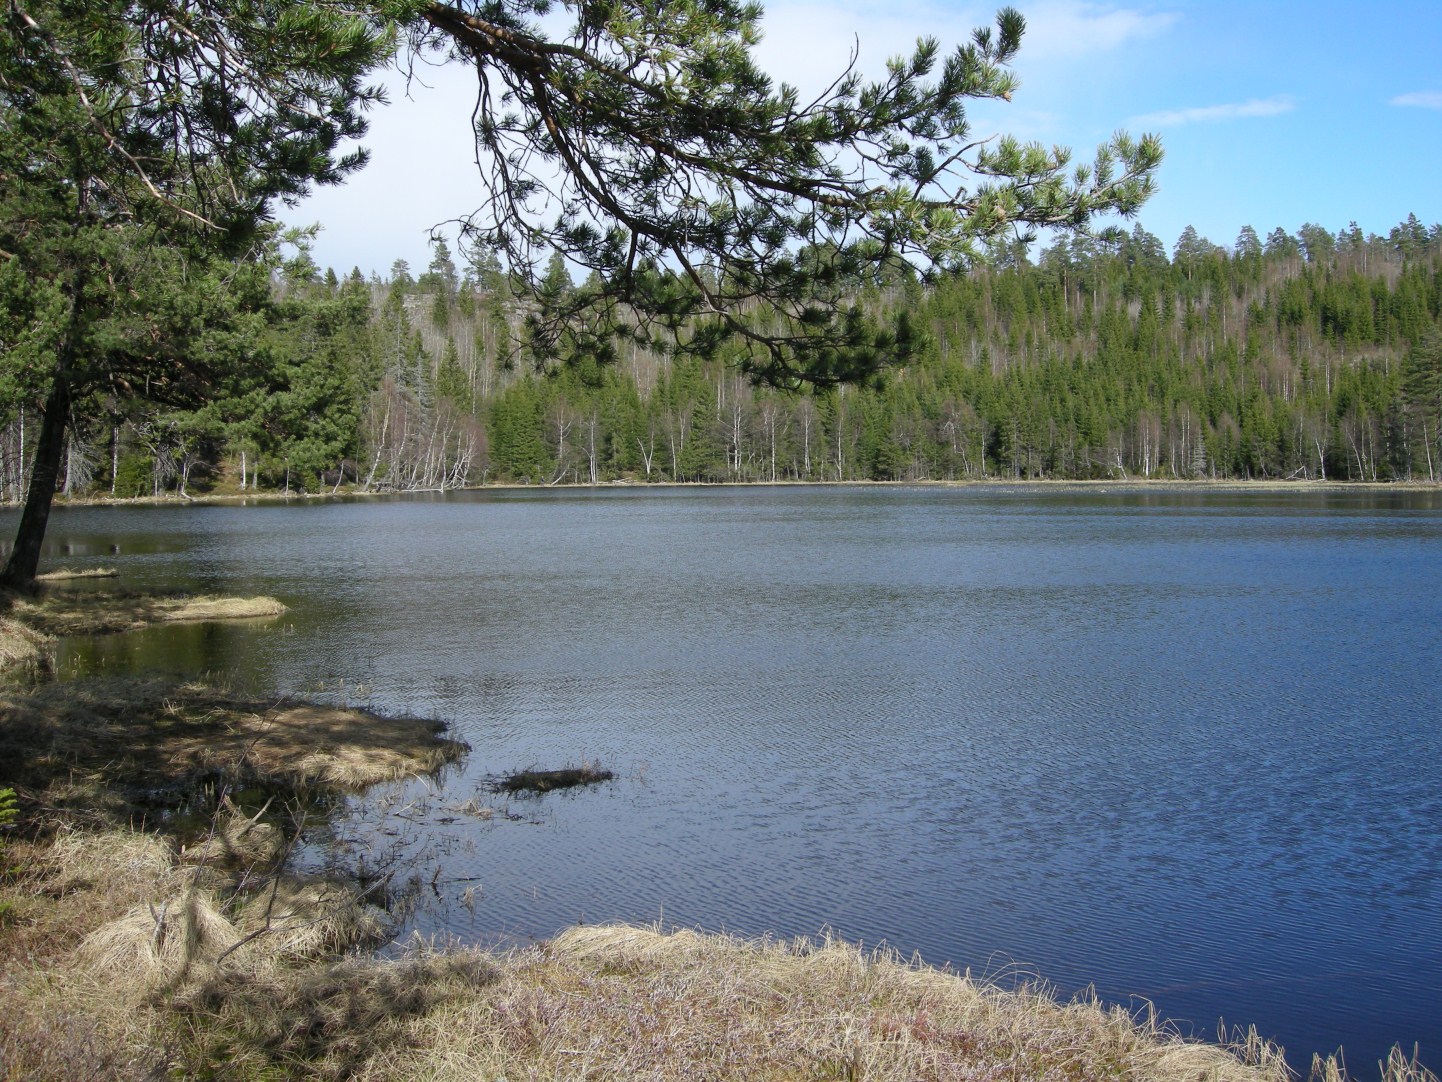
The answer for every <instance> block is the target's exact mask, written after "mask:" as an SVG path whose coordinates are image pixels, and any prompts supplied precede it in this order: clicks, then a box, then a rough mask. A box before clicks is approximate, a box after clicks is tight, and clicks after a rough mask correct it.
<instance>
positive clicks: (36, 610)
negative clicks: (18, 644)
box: [11, 590, 285, 635]
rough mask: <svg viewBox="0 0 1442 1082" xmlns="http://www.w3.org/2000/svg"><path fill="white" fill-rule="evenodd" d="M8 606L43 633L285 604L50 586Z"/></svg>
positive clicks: (264, 610) (268, 610)
mask: <svg viewBox="0 0 1442 1082" xmlns="http://www.w3.org/2000/svg"><path fill="white" fill-rule="evenodd" d="M11 611H12V612H13V614H14V615H15V616H16V617H18V618H19V619H21V620H23V621H25V622H26V623H28V624H29V625H30V626H32V627H33V628H35V629H37V630H39V631H41V632H44V633H45V634H48V635H105V634H111V633H113V632H117V631H134V630H137V629H139V628H142V627H146V626H148V625H150V624H159V623H173V622H177V621H196V620H241V619H254V618H258V617H271V616H279V615H280V614H281V613H283V612H285V606H284V605H283V604H281V602H279V601H277V600H276V599H275V598H273V597H191V596H183V595H176V596H169V597H167V596H160V595H155V594H144V593H135V592H131V591H124V590H87V591H84V592H76V591H70V590H50V591H45V592H43V593H42V594H41V596H40V597H38V598H13V599H12V604H11Z"/></svg>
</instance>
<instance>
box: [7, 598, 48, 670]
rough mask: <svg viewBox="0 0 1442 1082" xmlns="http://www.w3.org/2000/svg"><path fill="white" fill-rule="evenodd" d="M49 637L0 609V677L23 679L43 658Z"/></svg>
mask: <svg viewBox="0 0 1442 1082" xmlns="http://www.w3.org/2000/svg"><path fill="white" fill-rule="evenodd" d="M49 641H50V638H49V636H47V635H45V634H44V633H43V632H40V631H37V630H36V629H35V628H33V627H31V626H30V625H29V624H27V623H25V622H24V621H22V620H17V619H15V618H14V617H13V616H8V615H5V613H4V610H3V609H0V676H3V675H6V674H15V675H18V676H20V677H21V678H23V677H24V676H25V675H26V673H27V672H28V670H31V669H33V668H34V667H35V666H36V665H37V664H38V663H39V661H40V659H41V657H42V656H44V652H45V647H46V645H47V644H48V643H49Z"/></svg>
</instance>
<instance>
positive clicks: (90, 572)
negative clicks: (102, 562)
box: [35, 567, 120, 582]
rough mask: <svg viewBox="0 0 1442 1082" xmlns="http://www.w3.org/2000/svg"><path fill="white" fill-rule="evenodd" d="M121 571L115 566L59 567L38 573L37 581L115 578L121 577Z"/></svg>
mask: <svg viewBox="0 0 1442 1082" xmlns="http://www.w3.org/2000/svg"><path fill="white" fill-rule="evenodd" d="M119 577H120V572H119V571H117V570H116V569H115V568H113V567H81V568H73V567H57V568H56V569H55V570H54V571H46V572H44V573H43V574H40V575H36V576H35V581H36V582H69V581H71V580H73V579H114V578H119Z"/></svg>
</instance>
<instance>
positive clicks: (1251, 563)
mask: <svg viewBox="0 0 1442 1082" xmlns="http://www.w3.org/2000/svg"><path fill="white" fill-rule="evenodd" d="M0 525H3V526H4V528H5V529H6V530H7V531H8V530H10V529H12V528H13V516H10V517H7V518H5V519H4V521H3V523H0ZM50 544H51V552H50V553H49V555H48V556H47V561H54V562H57V563H69V564H71V565H85V564H105V563H109V564H114V565H115V566H118V567H119V568H120V569H121V570H122V572H123V574H124V576H125V580H124V581H125V582H126V584H130V585H140V586H163V587H175V586H184V587H187V588H197V589H205V590H217V591H221V590H223V591H234V592H265V593H270V594H274V595H276V596H279V597H280V598H281V599H282V600H284V601H285V602H286V603H287V604H288V605H289V606H290V611H289V613H288V614H287V615H286V616H285V617H284V618H282V619H281V620H279V621H277V622H274V623H271V624H266V625H255V626H221V625H206V626H201V627H199V628H188V629H167V630H163V631H149V632H143V633H138V634H133V635H128V636H120V637H115V638H111V639H105V640H92V641H85V640H78V641H76V642H73V643H71V644H69V645H68V646H67V648H66V651H65V653H64V655H63V657H62V659H61V668H62V670H63V671H66V672H78V671H97V670H100V671H129V670H131V669H133V668H136V667H140V668H145V667H158V668H165V669H171V670H176V671H193V670H198V669H199V670H213V671H222V672H228V673H231V674H232V675H233V676H234V677H235V678H236V679H237V680H239V681H241V682H243V683H250V684H253V685H256V686H260V687H267V688H276V689H281V690H286V691H294V692H303V693H307V694H311V695H319V696H321V697H330V698H335V699H340V700H345V701H349V702H351V703H355V704H364V705H369V706H371V707H374V708H377V709H380V710H382V711H388V712H407V713H419V714H425V715H429V716H435V717H439V718H442V719H444V720H446V721H448V722H450V723H451V724H452V725H453V727H454V728H455V730H456V732H457V733H458V734H459V735H460V736H461V737H462V738H464V739H465V740H466V741H468V742H469V743H470V744H471V746H472V748H473V749H474V750H473V751H472V752H471V754H470V756H469V758H468V759H467V760H466V762H465V763H464V764H463V765H462V766H461V767H459V768H458V769H456V770H453V771H452V772H451V773H450V774H448V775H447V776H446V778H445V779H444V780H443V782H441V783H440V784H438V785H431V786H429V787H427V786H421V785H418V784H412V785H410V786H408V787H406V788H404V789H403V790H399V791H391V792H387V793H383V794H380V795H379V796H375V797H372V798H370V799H368V800H366V801H361V802H358V803H357V805H356V809H355V815H354V817H353V818H352V819H351V820H350V821H349V822H348V823H347V824H346V825H344V826H343V828H342V832H343V833H344V834H346V835H347V836H348V837H349V840H350V846H351V849H350V850H349V851H350V853H351V858H352V859H355V857H356V855H357V854H358V853H361V854H364V856H365V859H367V860H370V861H380V860H382V859H384V858H385V856H386V855H387V853H393V852H402V851H403V852H408V853H410V854H411V855H412V856H415V857H417V858H418V859H419V860H420V861H421V863H422V864H423V865H424V872H423V876H422V878H423V879H424V880H425V881H426V882H425V889H424V890H422V891H421V892H420V895H419V904H418V905H417V908H416V910H415V914H414V916H413V918H412V923H413V924H414V926H415V928H416V929H418V930H420V931H421V932H423V933H449V934H454V935H457V936H460V937H462V938H466V939H492V938H497V937H525V936H530V935H536V936H542V935H546V934H548V933H550V932H553V931H555V930H556V929H557V928H559V927H561V926H563V925H565V924H568V923H571V922H574V921H576V920H585V921H588V922H591V921H604V920H613V919H621V920H630V921H649V920H656V919H658V918H659V919H663V920H664V921H665V922H667V923H668V924H670V923H675V924H680V925H696V926H701V927H705V928H709V929H727V930H732V931H736V932H741V933H747V934H751V933H760V932H766V931H771V932H776V933H779V934H783V935H791V934H814V933H817V932H818V931H820V930H821V929H823V928H830V929H834V930H835V931H837V932H839V933H840V934H841V935H843V936H846V937H848V938H851V939H858V940H862V941H864V942H866V943H868V944H871V943H876V942H879V941H882V940H884V941H885V942H887V943H889V944H891V945H894V946H895V947H897V948H899V949H901V950H902V951H904V952H907V953H910V952H912V951H919V952H920V953H921V955H922V956H923V957H924V958H925V959H926V960H927V961H928V962H932V963H936V964H942V963H950V964H952V965H955V966H958V967H971V968H973V969H974V970H977V971H985V972H991V973H1002V974H1010V973H1012V972H1013V971H1020V972H1022V973H1023V974H1040V975H1041V976H1043V977H1044V978H1046V979H1047V980H1049V981H1051V982H1053V983H1054V984H1056V985H1058V986H1059V987H1060V988H1062V989H1064V990H1067V991H1071V990H1074V989H1076V988H1079V987H1081V986H1084V985H1086V984H1088V983H1093V984H1095V986H1096V988H1097V990H1098V991H1099V992H1100V994H1102V995H1103V996H1104V997H1107V998H1111V999H1115V1000H1118V1001H1121V1002H1124V1003H1129V1004H1133V1005H1139V1000H1137V999H1134V998H1133V997H1146V998H1147V999H1150V1000H1152V1001H1154V1002H1155V1003H1156V1005H1157V1007H1158V1009H1159V1010H1160V1011H1161V1013H1163V1014H1164V1015H1167V1016H1170V1017H1172V1018H1174V1019H1177V1020H1178V1022H1179V1025H1180V1026H1181V1027H1182V1028H1183V1030H1184V1031H1187V1032H1192V1031H1195V1032H1197V1033H1200V1034H1205V1035H1210V1034H1214V1033H1215V1032H1216V1027H1217V1023H1218V1020H1219V1019H1224V1020H1225V1021H1226V1023H1227V1024H1228V1025H1247V1024H1252V1023H1255V1024H1256V1025H1257V1026H1258V1028H1259V1029H1260V1030H1261V1031H1262V1032H1263V1033H1264V1034H1265V1035H1269V1036H1272V1037H1275V1038H1278V1039H1280V1040H1281V1041H1282V1042H1283V1043H1284V1044H1285V1045H1286V1047H1287V1050H1288V1053H1289V1057H1290V1058H1291V1059H1292V1060H1293V1063H1294V1065H1296V1066H1299V1067H1301V1068H1303V1069H1304V1070H1305V1067H1306V1065H1307V1063H1308V1061H1309V1058H1310V1055H1311V1053H1312V1052H1314V1051H1330V1050H1333V1049H1335V1048H1336V1046H1337V1045H1339V1044H1342V1045H1345V1047H1346V1051H1347V1059H1348V1062H1349V1064H1350V1065H1351V1066H1352V1067H1353V1068H1354V1069H1361V1072H1360V1073H1367V1071H1366V1068H1367V1067H1368V1065H1369V1064H1370V1063H1371V1062H1372V1061H1375V1060H1376V1059H1377V1058H1378V1057H1379V1056H1381V1055H1382V1054H1383V1053H1384V1052H1385V1049H1386V1048H1387V1046H1389V1045H1390V1044H1392V1043H1393V1042H1394V1041H1401V1042H1404V1043H1405V1044H1406V1045H1407V1047H1408V1048H1409V1049H1410V1047H1411V1045H1412V1043H1413V1042H1420V1043H1421V1046H1422V1056H1423V1059H1424V1061H1429V1062H1431V1064H1432V1066H1434V1067H1436V1066H1438V1063H1439V1061H1442V1054H1439V1053H1442V992H1439V990H1438V989H1439V986H1442V789H1439V784H1438V764H1439V763H1442V747H1439V744H1442V738H1439V728H1438V721H1437V717H1438V700H1439V695H1438V690H1437V688H1438V680H1439V672H1442V668H1439V662H1442V499H1439V496H1438V494H1436V493H1416V492H1413V493H1389V492H1375V491H1353V492H1342V493H1324V492H1319V491H1316V490H1304V491H1295V492H1293V491H1288V492H1265V491H1257V492H1250V491H1248V492H1237V491H1202V490H1191V489H1188V490H1175V491H1169V490H1160V491H1159V490H1151V489H1148V490H1145V491H1137V490H1123V489H1116V490H1106V489H1083V490H1075V489H1052V488H1021V489H992V488H988V489H940V488H925V489H898V488H864V489H858V488H825V489H816V488H809V489H757V488H751V489H706V490H699V489H684V490H667V491H655V490H649V491H640V490H625V489H622V490H607V491H583V492H574V491H573V492H544V493H542V492H526V491H515V492H488V493H484V494H461V495H451V496H447V497H444V498H441V497H433V498H411V499H396V500H392V501H375V502H356V503H325V504H314V505H298V504H297V505H289V506H278V505H272V506H262V507H190V508H178V507H167V508H128V509H116V508H94V509H75V510H61V511H58V512H57V513H56V515H55V517H54V519H53V522H52V530H51V537H50ZM581 759H589V760H596V761H599V762H600V763H601V764H603V765H606V766H609V767H611V768H613V769H614V770H615V771H616V772H617V774H618V778H617V780H616V781H614V782H612V783H610V784H608V785H606V786H603V787H601V788H599V789H595V790H590V791H585V792H576V793H571V794H562V795H557V796H550V797H546V798H544V799H542V800H530V801H520V800H512V801H511V802H510V803H509V804H505V803H504V802H503V801H500V800H499V799H498V798H495V797H492V796H490V795H489V794H488V793H487V792H486V790H485V781H486V779H487V778H488V777H489V776H491V775H493V774H496V773H497V772H500V771H504V770H509V769H513V768H519V767H525V766H530V765H537V766H542V767H547V766H559V765H562V764H564V763H567V762H576V761H579V760H581ZM472 800H474V801H475V802H477V803H479V804H480V805H484V806H489V807H491V808H493V809H494V811H495V814H493V816H492V818H491V819H489V820H482V819H479V818H477V817H476V816H475V815H474V814H472V813H473V812H474V810H475V808H474V805H472V806H471V807H467V806H466V805H467V801H472ZM510 816H518V818H514V819H513V818H510Z"/></svg>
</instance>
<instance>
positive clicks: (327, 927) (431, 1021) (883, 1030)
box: [0, 832, 1436, 1082]
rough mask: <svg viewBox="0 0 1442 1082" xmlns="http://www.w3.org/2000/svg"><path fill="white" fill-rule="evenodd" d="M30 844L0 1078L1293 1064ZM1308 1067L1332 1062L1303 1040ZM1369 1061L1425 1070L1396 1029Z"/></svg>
mask: <svg viewBox="0 0 1442 1082" xmlns="http://www.w3.org/2000/svg"><path fill="white" fill-rule="evenodd" d="M29 857H30V860H29V861H28V868H27V870H26V872H25V873H24V874H23V875H21V876H18V877H16V876H12V877H11V881H10V882H9V883H8V884H7V885H6V886H5V889H4V893H5V894H6V895H7V896H8V897H12V898H14V897H21V898H22V899H23V900H26V901H29V902H30V903H32V904H31V905H30V907H29V908H24V907H22V912H21V913H20V915H19V916H18V917H17V918H16V919H15V920H13V921H12V922H11V924H10V926H9V927H7V928H6V929H5V931H4V933H3V935H0V990H3V993H4V996H5V1000H6V1008H7V1009H6V1010H5V1011H4V1012H0V1078H6V1079H9V1078H21V1077H25V1078H28V1077H44V1078H56V1079H71V1078H124V1079H140V1078H161V1077H197V1076H199V1077H206V1078H213V1079H257V1078H267V1079H270V1078H321V1079H342V1078H345V1079H352V1078H353V1079H374V1080H380V1079H387V1080H389V1079H398V1080H411V1079H427V1080H431V1082H446V1080H450V1079H456V1080H462V1079H464V1080H465V1082H470V1080H472V1079H476V1078H488V1079H489V1078H510V1079H521V1078H531V1079H552V1078H564V1079H608V1080H609V1079H620V1078H625V1079H656V1080H668V1082H669V1080H677V1082H680V1080H689V1079H697V1078H702V1079H717V1080H720V1079H737V1080H741V1079H755V1080H758V1082H759V1080H766V1082H771V1080H801V1079H808V1080H813V1079H814V1080H822V1079H866V1080H870V1082H889V1080H893V1079H895V1080H900V1079H906V1080H908V1082H910V1080H929V1079H936V1080H940V1079H961V1080H977V1082H1053V1080H1054V1082H1142V1080H1149V1082H1288V1080H1289V1075H1288V1073H1287V1071H1286V1067H1285V1065H1284V1064H1283V1063H1282V1061H1281V1058H1280V1055H1279V1053H1278V1051H1277V1050H1276V1049H1275V1048H1273V1047H1272V1046H1270V1045H1267V1044H1266V1043H1265V1042H1262V1041H1259V1040H1257V1039H1256V1036H1255V1034H1251V1035H1249V1039H1248V1040H1246V1041H1244V1042H1242V1043H1241V1044H1239V1045H1238V1046H1237V1047H1236V1048H1234V1049H1225V1048H1221V1047H1218V1046H1211V1045H1204V1044H1199V1043H1194V1042H1186V1041H1182V1040H1180V1039H1179V1038H1177V1037H1176V1036H1175V1035H1173V1034H1170V1033H1168V1032H1167V1031H1166V1030H1165V1029H1164V1028H1162V1027H1160V1026H1158V1025H1157V1024H1156V1023H1155V1022H1154V1021H1153V1020H1151V1019H1146V1018H1143V1019H1141V1020H1138V1019H1136V1018H1134V1017H1132V1016H1131V1015H1129V1014H1127V1013H1126V1012H1125V1011H1122V1010H1120V1009H1118V1008H1108V1007H1105V1006H1103V1005H1100V1004H1098V1003H1096V1002H1093V1001H1088V1000H1078V1001H1073V1002H1070V1003H1063V1002H1059V1001H1057V1000H1055V999H1053V998H1051V997H1050V996H1048V995H1047V994H1045V993H1044V992H1041V991H1038V990H1034V989H1022V990H1019V991H1003V990H999V989H997V988H994V987H989V986H987V985H984V984H981V983H978V982H975V981H972V980H970V979H969V978H968V977H966V976H961V975H957V974H953V973H948V972H941V971H937V970H934V969H929V968H926V967H923V966H920V965H915V964H909V963H907V962H906V961H905V960H903V959H901V958H899V957H897V956H896V955H894V954H890V953H886V952H873V951H864V950H862V949H860V948H858V947H855V946H852V945H849V944H845V943H840V942H836V941H824V942H810V941H796V942H778V941H773V940H760V941H755V940H740V939H736V938H732V937H727V936H717V935H705V934H698V933H695V932H688V931H680V932H671V933H663V932H660V931H658V930H655V929H647V928H636V927H626V926H606V927H580V928H572V929H570V930H568V931H566V932H564V933H562V934H561V935H559V936H557V937H556V938H555V939H554V940H552V941H550V942H549V943H543V944H539V945H536V946H533V947H527V948H523V949H519V950H515V951H512V952H509V953H507V954H503V955H499V956H496V955H490V954H487V953H483V952H478V951H474V950H450V951H436V950H430V949H418V950H415V951H412V952H411V953H409V954H407V955H405V956H403V957H401V958H395V959H377V958H374V957H367V956H363V955H357V954H354V953H347V952H348V951H349V950H350V949H352V948H354V947H355V946H356V945H357V944H363V943H366V942H373V941H374V940H375V938H376V936H377V935H378V934H379V929H380V917H379V915H378V914H376V913H375V912H374V911H373V910H369V909H368V907H367V905H366V900H365V899H364V898H363V897H362V896H361V895H360V894H359V893H358V892H357V891H356V890H355V889H354V888H353V887H350V886H348V885H345V884H341V883H335V882H328V881H317V880H309V881H307V880H300V879H292V878H288V877H285V876H277V877H272V878H270V879H265V880H260V881H258V883H259V885H258V886H257V885H255V884H252V885H251V886H248V887H246V888H244V889H238V890H233V891H231V892H230V893H228V894H227V893H225V892H222V891H218V890H213V889H207V888H205V887H203V886H202V885H200V884H201V883H202V882H203V876H204V874H205V872H206V870H205V869H203V868H196V867H193V866H189V865H187V864H184V863H181V862H177V860H176V859H175V857H174V854H173V853H172V851H171V849H170V848H169V847H168V846H167V845H166V844H165V843H164V842H163V841H161V840H160V839H157V838H155V837H153V836H148V835H141V834H132V833H126V832H108V833H105V834H101V835H87V834H82V833H63V834H62V835H60V836H59V837H57V838H56V839H54V841H53V842H52V844H50V845H49V846H48V847H47V848H46V849H45V850H43V851H38V850H37V851H32V852H31V853H30V854H29ZM25 942H29V943H31V944H38V954H35V953H32V954H31V955H29V956H27V955H26V954H25V952H24V950H23V949H21V946H23V944H24V943H25ZM37 1026H40V1027H43V1029H42V1030H41V1032H43V1033H44V1035H45V1039H43V1040H41V1039H37V1037H36V1035H35V1034H36V1027H37ZM1313 1078H1314V1082H1345V1079H1346V1078H1347V1075H1346V1073H1345V1071H1344V1070H1343V1069H1342V1067H1341V1065H1340V1063H1338V1062H1337V1061H1319V1062H1318V1063H1317V1064H1316V1065H1314V1069H1313ZM1382 1080H1383V1082H1436V1079H1435V1077H1434V1076H1432V1075H1431V1074H1429V1073H1428V1072H1427V1071H1426V1070H1425V1069H1424V1068H1422V1067H1421V1066H1420V1065H1419V1064H1418V1063H1417V1062H1416V1060H1415V1058H1412V1059H1409V1058H1408V1057H1406V1056H1404V1055H1402V1054H1401V1053H1400V1052H1397V1053H1395V1054H1394V1055H1393V1057H1392V1059H1391V1060H1389V1062H1388V1063H1387V1064H1386V1065H1385V1067H1384V1069H1383V1072H1382Z"/></svg>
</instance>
